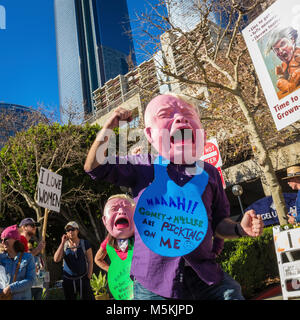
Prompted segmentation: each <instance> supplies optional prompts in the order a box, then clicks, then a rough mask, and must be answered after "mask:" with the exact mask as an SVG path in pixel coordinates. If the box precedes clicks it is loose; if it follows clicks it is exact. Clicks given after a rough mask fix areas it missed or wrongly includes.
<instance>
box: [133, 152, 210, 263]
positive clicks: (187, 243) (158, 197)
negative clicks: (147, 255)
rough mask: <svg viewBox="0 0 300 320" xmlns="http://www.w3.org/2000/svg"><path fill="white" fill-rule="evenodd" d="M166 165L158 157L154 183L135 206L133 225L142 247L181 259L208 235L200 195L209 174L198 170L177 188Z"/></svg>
mask: <svg viewBox="0 0 300 320" xmlns="http://www.w3.org/2000/svg"><path fill="white" fill-rule="evenodd" d="M168 164H169V162H168V161H167V160H165V159H164V158H162V157H161V156H159V157H157V158H156V159H155V162H154V180H153V182H152V183H151V184H150V185H149V186H148V187H147V188H146V189H145V190H144V191H143V193H142V194H141V196H140V198H139V201H138V203H137V206H136V209H135V213H134V222H135V226H136V228H137V230H138V232H139V235H140V237H141V239H142V240H143V242H144V243H145V245H146V246H147V247H148V248H149V249H151V250H152V251H153V252H155V253H157V254H159V255H161V256H166V257H179V256H184V255H186V254H188V253H190V252H192V251H193V250H195V249H196V248H197V247H198V246H199V245H200V243H201V242H202V240H203V239H204V237H205V235H206V232H207V225H208V219H207V213H206V209H205V206H204V204H203V202H202V198H201V196H202V194H203V192H204V190H205V188H206V186H207V183H208V178H209V177H208V174H207V173H206V172H205V171H204V170H203V169H201V168H200V167H197V171H198V172H197V174H196V175H195V176H194V177H193V178H192V179H191V180H190V181H188V182H187V183H186V184H185V185H184V186H182V187H180V186H178V185H177V184H176V183H175V182H174V181H173V180H172V179H170V177H169V175H168V172H167V165H168Z"/></svg>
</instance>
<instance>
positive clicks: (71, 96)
mask: <svg viewBox="0 0 300 320" xmlns="http://www.w3.org/2000/svg"><path fill="white" fill-rule="evenodd" d="M54 12H55V31H56V47H57V63H58V81H59V100H60V105H61V106H63V108H64V109H67V108H68V106H69V105H70V104H72V105H73V108H74V109H76V110H77V111H78V112H80V114H81V117H80V118H81V119H80V120H83V119H84V115H86V114H89V113H92V112H93V100H92V92H93V91H95V90H96V89H97V88H99V87H101V86H102V85H103V84H104V83H105V82H107V81H108V80H109V79H112V78H114V77H116V76H117V75H119V74H125V73H127V72H128V63H127V58H128V56H129V55H130V56H131V58H132V62H133V64H135V54H134V47H133V42H132V39H131V38H130V36H129V35H128V31H130V22H129V15H128V8H127V2H126V0H114V1H107V0H55V2H54ZM65 120H66V119H64V117H62V122H65Z"/></svg>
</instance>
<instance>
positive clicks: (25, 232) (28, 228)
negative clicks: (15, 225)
mask: <svg viewBox="0 0 300 320" xmlns="http://www.w3.org/2000/svg"><path fill="white" fill-rule="evenodd" d="M39 226H40V223H38V222H35V221H34V219H32V218H25V219H23V220H22V221H21V222H20V224H19V233H20V235H21V242H22V243H23V244H24V246H25V252H28V242H29V240H31V238H32V237H33V236H35V234H36V228H37V227H39ZM45 246H46V243H45V241H43V240H41V241H40V242H39V244H38V245H37V247H36V248H34V249H33V250H32V251H31V254H32V255H33V256H36V255H38V254H39V253H41V251H42V250H43V249H44V248H45Z"/></svg>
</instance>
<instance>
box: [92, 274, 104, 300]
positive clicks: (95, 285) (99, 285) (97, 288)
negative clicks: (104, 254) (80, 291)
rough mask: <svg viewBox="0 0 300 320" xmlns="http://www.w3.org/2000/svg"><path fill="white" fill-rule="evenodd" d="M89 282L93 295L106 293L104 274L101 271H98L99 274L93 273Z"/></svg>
mask: <svg viewBox="0 0 300 320" xmlns="http://www.w3.org/2000/svg"><path fill="white" fill-rule="evenodd" d="M90 282H91V287H92V289H93V291H94V295H95V296H97V295H103V294H107V280H106V274H104V275H103V274H102V272H101V271H99V275H98V277H97V276H96V274H95V273H93V274H92V278H91V280H90Z"/></svg>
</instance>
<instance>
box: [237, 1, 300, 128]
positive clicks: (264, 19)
mask: <svg viewBox="0 0 300 320" xmlns="http://www.w3.org/2000/svg"><path fill="white" fill-rule="evenodd" d="M243 36H244V39H245V41H246V44H247V47H248V50H249V52H250V55H251V58H252V60H253V64H254V66H255V69H256V72H257V74H258V77H259V80H260V82H261V85H262V88H263V91H264V94H265V97H266V99H267V103H268V105H269V108H270V111H271V113H272V116H273V119H274V121H275V124H276V127H277V129H278V130H281V129H283V128H284V127H286V126H288V125H290V124H292V123H294V122H296V121H298V120H299V119H300V97H299V96H300V90H299V89H300V3H299V1H298V0H290V1H289V5H288V6H287V5H286V2H285V1H284V0H278V1H277V2H275V3H274V4H273V5H272V6H270V7H269V8H268V9H267V10H266V11H264V12H263V13H262V14H261V15H260V16H259V17H258V18H256V19H255V20H254V21H253V22H252V23H251V24H249V25H248V26H247V27H246V28H245V29H244V30H243Z"/></svg>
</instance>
